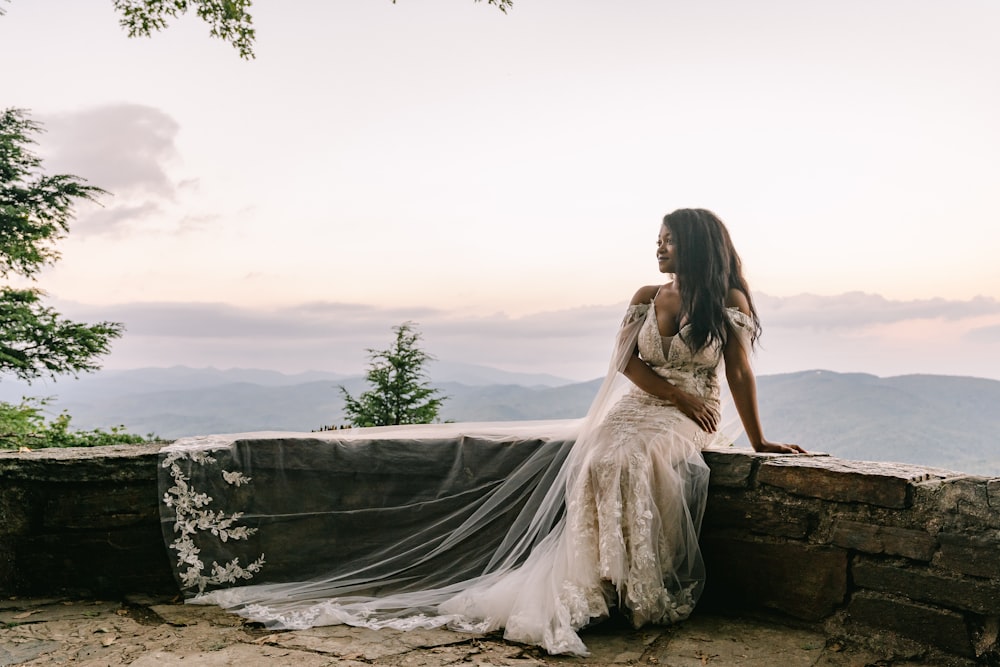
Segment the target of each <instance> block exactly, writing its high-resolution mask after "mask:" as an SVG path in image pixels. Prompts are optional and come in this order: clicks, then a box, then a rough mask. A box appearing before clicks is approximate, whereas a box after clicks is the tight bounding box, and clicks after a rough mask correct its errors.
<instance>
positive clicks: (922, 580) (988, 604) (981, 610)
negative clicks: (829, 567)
mask: <svg viewBox="0 0 1000 667" xmlns="http://www.w3.org/2000/svg"><path fill="white" fill-rule="evenodd" d="M851 575H852V577H853V579H854V584H855V585H856V586H860V587H862V588H868V589H871V590H876V591H883V592H886V593H894V594H896V595H901V596H905V597H908V598H910V599H913V600H919V601H922V602H931V603H936V604H939V605H942V606H944V607H950V608H952V609H957V610H965V611H971V612H975V613H977V614H986V615H997V614H1000V580H993V581H988V580H977V579H971V578H968V577H960V576H956V575H955V574H952V573H948V572H942V571H940V570H935V569H932V568H928V567H922V566H910V567H907V566H905V565H901V564H899V563H884V562H878V561H874V560H866V559H858V560H856V561H854V563H852V565H851Z"/></svg>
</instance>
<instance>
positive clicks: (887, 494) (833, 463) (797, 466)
mask: <svg viewBox="0 0 1000 667" xmlns="http://www.w3.org/2000/svg"><path fill="white" fill-rule="evenodd" d="M944 474H945V473H943V472H940V471H936V469H933V468H925V467H921V466H913V465H904V464H899V463H875V462H868V461H847V460H844V459H834V458H794V457H782V458H775V459H773V460H770V461H766V462H764V463H763V464H762V465H761V467H760V470H759V471H758V472H757V482H758V483H760V484H767V485H770V486H776V487H779V488H782V489H785V490H787V491H789V492H791V493H794V494H797V495H801V496H809V497H812V498H823V499H826V500H833V501H837V502H860V503H868V504H870V505H878V506H881V507H894V508H903V507H909V505H910V502H911V499H910V495H911V490H910V487H911V485H912V484H913V483H915V482H920V481H924V480H928V479H931V478H932V477H935V476H944Z"/></svg>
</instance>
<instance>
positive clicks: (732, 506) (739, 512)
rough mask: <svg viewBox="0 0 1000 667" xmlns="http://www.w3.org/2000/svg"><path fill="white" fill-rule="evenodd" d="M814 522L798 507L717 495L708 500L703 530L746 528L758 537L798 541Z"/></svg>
mask: <svg viewBox="0 0 1000 667" xmlns="http://www.w3.org/2000/svg"><path fill="white" fill-rule="evenodd" d="M816 523H817V518H816V516H815V514H814V513H813V512H810V511H808V510H805V509H802V508H799V507H794V506H791V505H787V504H782V503H775V502H773V501H770V500H753V501H748V500H747V499H746V498H741V497H735V498H734V497H731V496H728V495H725V494H722V493H717V494H712V495H709V497H708V506H707V508H706V509H705V520H704V524H703V526H704V528H705V530H712V529H715V528H745V529H747V530H749V531H750V532H752V533H757V534H761V535H774V536H778V537H790V538H794V539H801V538H804V537H806V535H808V534H809V532H810V530H811V528H812V527H813V526H814V525H815V524H816Z"/></svg>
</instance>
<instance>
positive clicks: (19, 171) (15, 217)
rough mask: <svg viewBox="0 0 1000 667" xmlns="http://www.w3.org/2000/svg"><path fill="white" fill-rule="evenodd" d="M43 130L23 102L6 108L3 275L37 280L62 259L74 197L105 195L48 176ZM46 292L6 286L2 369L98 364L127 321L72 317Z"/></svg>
mask: <svg viewBox="0 0 1000 667" xmlns="http://www.w3.org/2000/svg"><path fill="white" fill-rule="evenodd" d="M39 132H41V126H40V125H38V124H37V123H35V122H34V121H32V120H31V119H30V118H29V117H28V115H27V112H25V111H24V110H23V109H6V110H4V111H3V112H0V278H9V277H10V276H11V275H12V274H13V275H18V276H21V277H22V278H27V279H29V280H35V279H36V277H37V274H38V272H39V271H41V269H42V268H44V267H45V266H48V265H51V264H53V263H55V261H56V260H58V259H59V251H58V249H57V248H56V247H55V243H56V242H57V241H59V240H60V239H62V238H63V237H65V236H66V234H68V233H69V221H70V220H71V219H72V217H73V212H74V206H75V204H76V203H77V202H79V201H96V200H97V197H98V196H99V195H103V194H106V192H105V191H104V190H102V189H101V188H98V187H95V186H93V185H88V184H87V183H86V181H84V180H83V179H82V178H80V177H78V176H72V175H69V174H56V175H51V176H50V175H46V174H45V173H44V172H43V169H42V161H41V159H40V158H39V157H38V156H37V155H35V154H34V152H33V151H32V150H31V147H32V145H33V144H34V143H35V141H34V139H33V138H32V136H33V135H35V134H38V133H39ZM42 297H44V292H42V291H41V290H40V289H37V288H15V287H10V286H7V285H4V286H0V374H4V373H11V374H13V375H15V376H17V377H18V378H20V379H22V380H28V381H31V380H33V379H37V378H39V377H43V376H48V377H53V378H54V377H55V376H57V375H63V374H72V375H75V374H77V373H79V372H81V371H93V370H96V369H97V368H99V365H98V363H97V358H98V357H100V356H101V355H104V354H107V353H108V351H110V346H111V341H112V340H113V339H114V338H117V337H119V336H120V335H121V333H122V331H123V327H122V325H121V324H119V323H117V322H99V323H97V324H82V323H79V322H73V321H71V320H68V319H66V318H64V317H62V316H61V315H59V314H58V313H57V312H55V311H54V310H53V309H52V308H49V307H47V306H45V305H43V303H42Z"/></svg>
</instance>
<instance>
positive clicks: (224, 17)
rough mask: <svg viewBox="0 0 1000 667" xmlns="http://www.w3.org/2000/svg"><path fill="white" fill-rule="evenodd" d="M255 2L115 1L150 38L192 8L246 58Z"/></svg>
mask: <svg viewBox="0 0 1000 667" xmlns="http://www.w3.org/2000/svg"><path fill="white" fill-rule="evenodd" d="M476 2H480V0H476ZM486 2H487V4H490V5H496V7H497V8H498V9H499V10H500V11H502V12H504V13H505V14H506V13H507V10H508V9H511V8H512V7H513V6H514V2H513V0H486ZM252 4H253V0H114V6H115V9H116V10H117V11H118V13H119V14H121V19H120V21H119V22H120V23H121V25H122V27H123V28H125V30H126V31H128V36H129V37H149V36H150V35H152V34H153V32H154V31H158V30H163V29H164V28H166V27H167V20H168V19H174V18H177V17H178V16H179V15H181V14H185V13H187V11H188V9H192V8H193V9H194V10H195V13H197V14H198V18H200V19H202V20H203V21H205V23H207V24H208V25H209V26H210V27H211V33H210V34H211V35H212V37H218V38H219V39H222V40H224V41H226V42H228V43H229V44H230V45H232V46H233V47H234V48H235V49H236V50H237V51H239V53H240V58H243V59H244V60H250V59H251V58H254V57H255V56H254V52H253V44H254V38H255V37H256V33H255V31H254V27H253V17H252V16H251V15H250V6H251V5H252ZM392 4H396V0H392Z"/></svg>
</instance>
